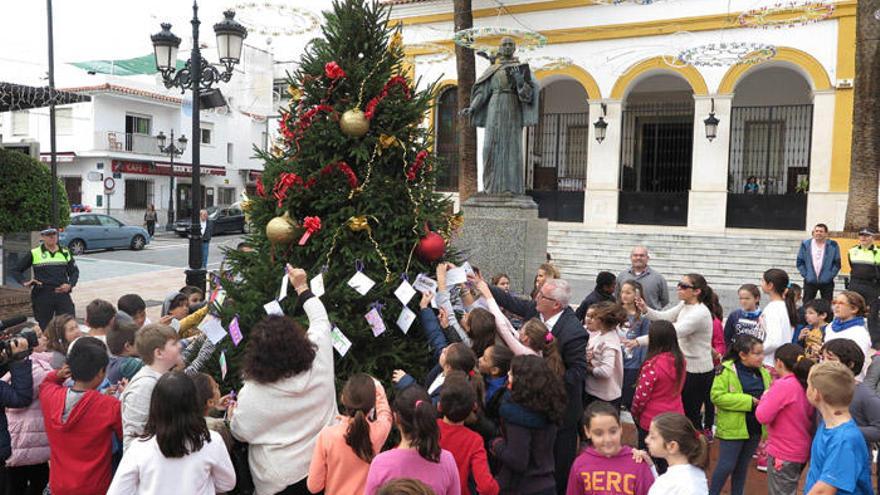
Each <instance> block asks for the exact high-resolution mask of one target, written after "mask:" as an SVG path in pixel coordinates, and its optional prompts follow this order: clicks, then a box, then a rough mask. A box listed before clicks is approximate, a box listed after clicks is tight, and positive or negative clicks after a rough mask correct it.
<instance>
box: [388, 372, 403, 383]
mask: <svg viewBox="0 0 880 495" xmlns="http://www.w3.org/2000/svg"><path fill="white" fill-rule="evenodd" d="M405 376H406V371H403V370H394V372H393V373H391V382H392V383H397V382H399V381H400V380H402V379H403V377H405Z"/></svg>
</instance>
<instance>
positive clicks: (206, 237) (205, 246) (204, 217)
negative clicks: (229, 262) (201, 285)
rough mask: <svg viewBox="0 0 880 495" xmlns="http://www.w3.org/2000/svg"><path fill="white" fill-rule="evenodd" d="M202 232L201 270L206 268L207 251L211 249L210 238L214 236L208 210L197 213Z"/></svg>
mask: <svg viewBox="0 0 880 495" xmlns="http://www.w3.org/2000/svg"><path fill="white" fill-rule="evenodd" d="M199 221H200V224H201V225H200V227H201V232H202V268H203V269H207V268H208V251H210V249H211V236H212V235H213V234H214V222H212V221H211V219H209V218H208V210H202V211H200V212H199Z"/></svg>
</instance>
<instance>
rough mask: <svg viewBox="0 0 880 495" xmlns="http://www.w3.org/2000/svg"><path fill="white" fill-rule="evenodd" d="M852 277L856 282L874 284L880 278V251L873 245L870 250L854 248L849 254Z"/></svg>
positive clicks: (860, 247)
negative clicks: (862, 281) (879, 269)
mask: <svg viewBox="0 0 880 495" xmlns="http://www.w3.org/2000/svg"><path fill="white" fill-rule="evenodd" d="M848 255H849V266H850V275H851V276H852V278H853V279H854V280H864V281H869V282H873V281H874V280H875V279H877V278H878V274H880V272H878V266H880V249H877V248H876V247H875V246H874V245H871V247H869V248H868V249H864V248H862V246H853V247H852V248H850V250H849V252H848Z"/></svg>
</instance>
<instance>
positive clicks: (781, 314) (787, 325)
mask: <svg viewBox="0 0 880 495" xmlns="http://www.w3.org/2000/svg"><path fill="white" fill-rule="evenodd" d="M758 325H759V327H760V328H761V330H763V331H764V366H769V367H771V368H772V367H774V366H776V358H775V357H773V355H774V354H775V353H776V349H778V348H779V347H781V346H782V344H787V343H789V342H791V338H792V335H793V332H794V330H793V329H792V328H791V322H790V321H789V320H788V309H786V307H785V301H770V303H769V304H767V307H765V308H764V310H763V311H761V316H760V317H758Z"/></svg>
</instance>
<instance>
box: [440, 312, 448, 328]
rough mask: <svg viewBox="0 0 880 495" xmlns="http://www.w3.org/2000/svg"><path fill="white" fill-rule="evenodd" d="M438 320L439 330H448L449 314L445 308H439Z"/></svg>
mask: <svg viewBox="0 0 880 495" xmlns="http://www.w3.org/2000/svg"><path fill="white" fill-rule="evenodd" d="M438 319H439V320H440V328H449V313H448V312H447V311H446V308H440V315H439V316H438Z"/></svg>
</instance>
